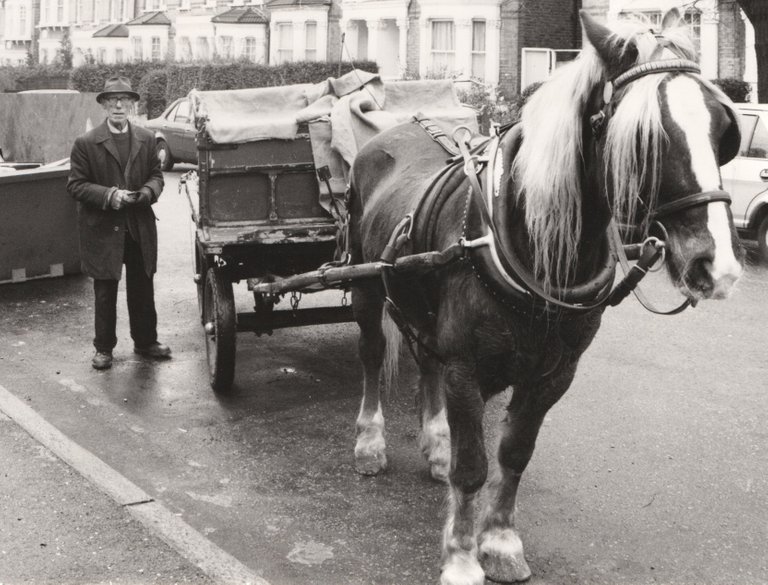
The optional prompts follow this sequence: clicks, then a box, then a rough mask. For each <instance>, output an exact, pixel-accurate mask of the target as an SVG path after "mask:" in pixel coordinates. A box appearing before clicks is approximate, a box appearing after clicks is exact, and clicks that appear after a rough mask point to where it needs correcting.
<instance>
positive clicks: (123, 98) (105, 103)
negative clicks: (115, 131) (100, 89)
mask: <svg viewBox="0 0 768 585" xmlns="http://www.w3.org/2000/svg"><path fill="white" fill-rule="evenodd" d="M134 103H135V100H134V99H133V97H132V96H130V95H128V94H123V93H117V94H113V95H110V96H109V97H106V98H104V99H103V100H101V107H103V108H104V110H105V111H106V112H107V118H109V121H110V122H112V124H113V125H115V126H117V127H118V128H122V127H123V124H125V123H126V122H127V121H128V113H129V112H131V111H132V110H133V104H134Z"/></svg>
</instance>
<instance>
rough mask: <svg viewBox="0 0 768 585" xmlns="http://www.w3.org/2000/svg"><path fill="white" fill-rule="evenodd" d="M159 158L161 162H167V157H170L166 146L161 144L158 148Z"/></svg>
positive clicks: (162, 163)
mask: <svg viewBox="0 0 768 585" xmlns="http://www.w3.org/2000/svg"><path fill="white" fill-rule="evenodd" d="M157 158H159V159H160V164H161V165H164V164H165V159H167V158H168V151H167V150H166V148H165V146H159V147H158V148H157Z"/></svg>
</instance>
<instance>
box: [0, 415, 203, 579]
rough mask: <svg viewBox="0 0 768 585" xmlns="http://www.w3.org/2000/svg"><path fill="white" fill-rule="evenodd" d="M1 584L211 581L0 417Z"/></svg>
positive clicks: (24, 431)
mask: <svg viewBox="0 0 768 585" xmlns="http://www.w3.org/2000/svg"><path fill="white" fill-rule="evenodd" d="M0 469H2V472H0V473H2V481H0V584H2V585H22V584H35V585H42V584H49V583H50V584H51V585H53V584H61V583H67V584H69V585H96V584H107V583H113V584H126V585H128V584H130V585H135V584H138V583H142V584H147V585H150V584H152V585H167V584H175V583H193V584H195V585H208V584H211V583H213V581H212V580H211V579H210V578H209V577H208V576H206V575H205V573H204V572H203V571H202V570H201V569H200V568H198V567H197V566H195V565H194V564H193V563H191V562H190V561H189V560H188V559H187V558H185V557H184V556H182V555H181V554H180V553H179V552H178V551H176V550H175V549H174V548H172V547H171V546H170V545H169V544H167V543H166V542H164V541H163V540H161V539H160V538H159V537H158V536H157V535H156V534H155V533H154V532H153V531H151V530H150V529H149V528H147V526H145V525H144V524H143V523H142V522H140V521H139V520H137V519H136V518H135V517H134V516H132V515H131V513H130V511H129V510H128V509H126V506H123V505H120V504H119V503H118V502H116V501H115V500H114V499H113V498H112V497H110V496H109V495H107V494H106V493H104V492H103V491H101V490H100V489H99V488H97V487H96V486H95V485H94V484H93V483H92V482H91V481H89V480H87V479H86V478H85V477H84V476H82V475H81V474H80V473H79V472H78V471H75V470H74V469H73V468H72V467H71V466H70V465H68V464H67V463H65V462H64V461H62V460H61V459H59V458H58V457H57V456H56V455H55V454H54V453H53V452H52V451H51V450H50V449H48V448H47V447H45V446H44V445H43V444H41V443H40V442H39V441H37V440H36V439H34V438H33V437H32V436H31V435H30V434H29V433H28V432H27V431H26V430H24V429H23V428H22V427H21V426H19V425H18V424H17V423H16V422H14V421H13V420H12V419H11V418H9V417H8V416H6V415H4V414H2V413H1V412H0Z"/></svg>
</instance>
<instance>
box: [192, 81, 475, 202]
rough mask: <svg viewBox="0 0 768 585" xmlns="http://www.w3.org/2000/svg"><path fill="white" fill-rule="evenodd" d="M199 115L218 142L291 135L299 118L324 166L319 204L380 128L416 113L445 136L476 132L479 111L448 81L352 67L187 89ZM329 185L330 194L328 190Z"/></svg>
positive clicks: (340, 187)
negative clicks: (327, 74) (316, 78)
mask: <svg viewBox="0 0 768 585" xmlns="http://www.w3.org/2000/svg"><path fill="white" fill-rule="evenodd" d="M190 97H191V98H192V100H193V104H194V107H195V111H196V114H197V116H198V117H203V118H205V128H206V131H207V133H208V136H209V137H210V138H211V140H213V141H214V142H217V143H238V142H248V141H253V140H267V139H293V138H295V137H296V136H297V133H298V130H299V124H301V123H307V124H308V126H309V133H310V139H311V142H312V151H313V155H314V159H315V168H317V169H321V168H325V167H327V169H326V170H327V173H326V175H327V176H329V177H330V178H329V180H328V183H326V182H325V181H324V180H321V181H320V182H319V186H320V192H321V203H322V204H323V206H324V207H325V208H326V209H329V207H330V206H329V201H330V198H331V196H333V197H335V198H338V197H339V196H340V194H343V192H344V191H345V188H346V182H347V178H348V171H349V168H350V166H351V165H352V162H353V160H354V158H355V156H356V154H357V152H358V151H359V150H360V148H361V147H362V146H363V145H364V144H365V143H366V142H367V141H368V140H370V139H371V138H372V137H373V136H375V135H376V134H378V133H379V132H381V131H383V130H386V129H387V128H391V127H392V126H395V125H397V124H400V123H402V122H406V121H408V120H410V119H411V118H413V116H415V115H417V114H418V115H420V116H421V117H427V118H430V119H431V120H433V121H434V122H436V123H437V124H438V125H440V126H441V127H442V128H443V129H444V131H445V132H446V133H447V134H448V135H450V134H451V132H452V130H453V129H454V128H456V127H457V126H462V125H463V126H467V127H469V128H470V129H471V130H472V131H474V132H477V113H476V111H475V110H474V109H472V108H470V107H467V106H464V105H462V104H461V103H460V102H459V100H458V97H457V96H456V92H455V90H454V86H453V82H452V81H451V80H420V81H389V82H387V83H384V82H383V81H382V80H381V78H380V77H379V76H378V75H376V74H373V73H369V72H366V71H360V70H357V69H355V70H353V71H350V72H349V73H347V74H345V75H343V76H341V77H339V78H329V79H327V80H325V81H323V82H321V83H318V84H314V85H312V84H301V85H289V86H283V87H272V88H262V89H242V90H228V91H194V90H193V91H192V92H190ZM328 185H330V192H329V189H328Z"/></svg>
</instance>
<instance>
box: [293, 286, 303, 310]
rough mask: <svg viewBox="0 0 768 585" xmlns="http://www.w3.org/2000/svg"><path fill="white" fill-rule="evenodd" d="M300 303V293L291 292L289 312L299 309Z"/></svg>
mask: <svg viewBox="0 0 768 585" xmlns="http://www.w3.org/2000/svg"><path fill="white" fill-rule="evenodd" d="M300 301H301V293H297V292H296V291H292V292H291V310H292V311H295V310H296V309H298V308H299V302H300Z"/></svg>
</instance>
